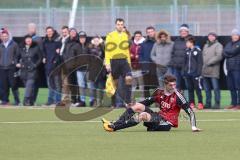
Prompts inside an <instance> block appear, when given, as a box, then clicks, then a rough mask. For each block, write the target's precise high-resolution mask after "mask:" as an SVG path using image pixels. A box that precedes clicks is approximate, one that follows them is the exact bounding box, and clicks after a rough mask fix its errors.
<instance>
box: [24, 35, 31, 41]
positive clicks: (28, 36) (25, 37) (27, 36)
mask: <svg viewBox="0 0 240 160" xmlns="http://www.w3.org/2000/svg"><path fill="white" fill-rule="evenodd" d="M27 38H31V39H32V36H31V35H30V34H27V35H25V36H24V40H25V39H27Z"/></svg>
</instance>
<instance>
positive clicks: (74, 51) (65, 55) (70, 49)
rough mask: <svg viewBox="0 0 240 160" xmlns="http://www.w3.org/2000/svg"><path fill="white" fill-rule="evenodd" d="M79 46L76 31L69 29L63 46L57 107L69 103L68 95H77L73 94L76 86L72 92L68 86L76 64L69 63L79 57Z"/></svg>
mask: <svg viewBox="0 0 240 160" xmlns="http://www.w3.org/2000/svg"><path fill="white" fill-rule="evenodd" d="M80 49H81V48H80V45H79V43H78V34H77V31H76V29H74V28H71V29H70V35H69V37H68V38H67V40H66V42H65V46H64V49H63V52H62V60H63V63H64V64H63V73H62V80H63V83H62V93H63V98H62V101H61V103H59V104H58V106H64V105H66V104H69V103H71V98H70V94H71V95H75V96H76V95H77V93H75V90H76V86H73V87H74V88H75V90H73V89H72V88H73V87H71V88H70V84H72V80H71V76H69V74H70V71H71V70H72V69H73V68H76V64H75V63H74V62H75V61H71V59H73V58H74V57H76V56H77V55H79V54H80V53H79V51H80ZM72 76H75V74H72Z"/></svg>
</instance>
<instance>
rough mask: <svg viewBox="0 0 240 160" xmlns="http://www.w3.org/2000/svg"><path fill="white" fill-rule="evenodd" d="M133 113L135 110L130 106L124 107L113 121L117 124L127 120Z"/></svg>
mask: <svg viewBox="0 0 240 160" xmlns="http://www.w3.org/2000/svg"><path fill="white" fill-rule="evenodd" d="M134 114H135V112H134V111H133V110H132V108H128V109H126V111H125V112H123V114H122V115H121V116H120V117H119V119H118V120H117V121H116V122H115V123H116V124H117V123H122V122H125V121H128V120H129V119H131V118H132V116H133V115H134ZM115 123H114V124H115Z"/></svg>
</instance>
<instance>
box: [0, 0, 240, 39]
mask: <svg viewBox="0 0 240 160" xmlns="http://www.w3.org/2000/svg"><path fill="white" fill-rule="evenodd" d="M70 10H71V9H70V8H69V9H61V8H49V9H46V8H38V9H0V27H7V28H9V30H10V31H11V32H12V35H13V36H23V35H24V34H25V33H26V29H27V24H28V23H30V22H34V23H36V24H37V26H38V33H39V34H40V35H44V32H45V31H44V29H45V27H46V26H48V25H51V26H53V27H55V28H56V29H57V30H59V29H60V28H61V26H63V25H66V24H68V21H69V15H70ZM116 17H122V18H124V19H125V20H126V26H127V27H128V29H129V30H130V32H134V31H135V30H142V31H144V30H145V28H146V27H147V26H149V25H152V26H155V27H156V28H157V29H158V30H159V29H167V30H168V31H169V32H170V33H171V34H172V35H177V34H178V27H179V25H181V24H182V23H187V24H189V26H190V29H191V33H192V34H194V35H206V34H207V33H208V32H209V31H216V32H217V33H218V34H219V35H229V34H230V32H231V30H232V29H233V28H235V27H238V28H240V7H239V4H238V3H237V4H236V5H207V6H199V5H198V6H188V5H174V4H173V5H168V6H141V7H139V6H138V7H132V6H131V7H130V6H125V7H118V6H113V7H84V6H82V7H80V8H78V10H77V15H76V21H75V27H76V28H77V29H78V30H85V31H86V32H87V33H88V35H89V36H93V35H95V34H98V35H102V36H104V35H106V34H107V33H108V32H110V31H111V30H112V29H113V28H114V19H115V18H116Z"/></svg>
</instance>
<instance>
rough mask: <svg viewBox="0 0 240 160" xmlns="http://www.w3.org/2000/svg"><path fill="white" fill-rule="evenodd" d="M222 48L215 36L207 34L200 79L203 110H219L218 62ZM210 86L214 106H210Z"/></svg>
mask: <svg viewBox="0 0 240 160" xmlns="http://www.w3.org/2000/svg"><path fill="white" fill-rule="evenodd" d="M222 53H223V46H222V44H220V43H219V42H218V40H217V34H216V33H214V32H210V33H209V34H208V41H207V43H206V44H205V45H204V47H203V67H202V77H203V86H204V89H205V92H206V104H205V109H207V108H212V109H219V108H220V98H221V95H220V88H219V76H220V62H221V60H222ZM211 86H212V88H213V90H214V96H215V105H214V106H213V107H212V106H211V99H212V94H211Z"/></svg>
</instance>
